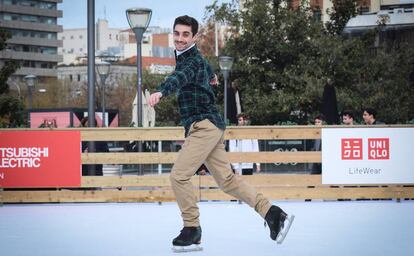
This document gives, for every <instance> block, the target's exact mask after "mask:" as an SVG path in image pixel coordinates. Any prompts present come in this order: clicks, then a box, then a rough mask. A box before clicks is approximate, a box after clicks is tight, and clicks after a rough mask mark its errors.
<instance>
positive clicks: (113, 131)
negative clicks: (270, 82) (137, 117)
mask: <svg viewBox="0 0 414 256" xmlns="http://www.w3.org/2000/svg"><path fill="white" fill-rule="evenodd" d="M322 127H323V126H322ZM337 127H338V128H343V126H337ZM354 127H355V128H357V127H367V126H354ZM375 127H388V128H392V127H410V128H412V127H414V125H383V126H375ZM329 128H335V126H329ZM10 130H11V131H33V130H49V129H0V131H10ZM54 130H72V131H73V130H78V131H80V133H81V141H180V140H184V136H183V135H184V131H183V129H182V128H179V127H159V128H67V129H54ZM225 138H226V139H227V140H228V139H258V140H292V139H302V140H314V139H321V127H316V126H249V127H228V129H227V130H226V133H225ZM62 146H64V145H62ZM227 154H228V157H229V159H230V161H231V162H260V163H274V162H280V163H289V162H298V163H320V162H321V159H322V157H321V156H322V154H321V151H297V152H292V151H289V152H257V153H233V152H231V153H230V152H229V153H227ZM177 156H178V153H176V152H142V153H138V152H115V153H114V152H109V153H82V155H81V162H82V163H83V164H168V163H174V161H175V159H176V158H177ZM57 171H59V170H57ZM413 171H414V170H413ZM242 178H243V179H245V180H246V182H247V183H249V184H251V185H253V186H255V187H256V189H257V190H258V191H260V192H261V193H263V194H264V195H265V196H266V197H268V198H270V199H272V200H306V199H319V200H337V199H351V200H353V199H405V198H414V184H378V185H375V184H370V185H369V186H361V185H358V184H355V185H350V184H347V185H334V186H333V185H324V184H322V178H321V175H310V174H254V175H252V176H242ZM192 182H193V184H194V190H195V193H196V195H197V197H198V200H200V201H204V200H234V198H232V197H231V196H229V195H227V194H225V193H223V192H222V191H221V190H220V189H219V188H218V187H217V185H216V183H215V181H214V180H213V178H212V177H211V176H194V177H193V178H192ZM174 200H175V197H174V195H173V192H172V190H171V187H170V182H169V176H168V174H162V175H144V176H138V175H123V176H84V177H82V178H81V186H80V187H78V188H46V189H45V188H38V189H37V188H30V189H27V188H18V187H16V188H7V189H1V188H0V203H58V202H168V201H174Z"/></svg>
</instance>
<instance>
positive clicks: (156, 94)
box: [148, 92, 162, 107]
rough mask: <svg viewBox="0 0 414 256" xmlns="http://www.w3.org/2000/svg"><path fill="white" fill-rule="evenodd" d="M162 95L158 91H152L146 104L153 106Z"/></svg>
mask: <svg viewBox="0 0 414 256" xmlns="http://www.w3.org/2000/svg"><path fill="white" fill-rule="evenodd" d="M161 97H162V93H160V92H154V93H153V94H151V95H150V98H149V101H148V104H149V105H150V106H151V107H153V106H155V105H156V104H157V103H158V102H160V100H161Z"/></svg>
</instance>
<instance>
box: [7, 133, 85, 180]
mask: <svg viewBox="0 0 414 256" xmlns="http://www.w3.org/2000/svg"><path fill="white" fill-rule="evenodd" d="M80 180H81V143H80V132H79V131H0V187H3V188H10V187H79V186H80Z"/></svg>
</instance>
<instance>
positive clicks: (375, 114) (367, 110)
mask: <svg viewBox="0 0 414 256" xmlns="http://www.w3.org/2000/svg"><path fill="white" fill-rule="evenodd" d="M364 111H366V112H367V113H368V114H369V115H372V116H373V117H374V118H375V117H376V116H377V111H375V109H373V108H364Z"/></svg>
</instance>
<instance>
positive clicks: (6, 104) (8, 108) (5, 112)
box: [0, 28, 24, 127]
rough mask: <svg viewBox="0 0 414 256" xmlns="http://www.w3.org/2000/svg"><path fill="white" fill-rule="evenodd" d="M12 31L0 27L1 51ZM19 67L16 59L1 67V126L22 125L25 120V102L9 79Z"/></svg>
mask: <svg viewBox="0 0 414 256" xmlns="http://www.w3.org/2000/svg"><path fill="white" fill-rule="evenodd" d="M10 37H11V34H10V32H8V31H6V30H4V29H1V28H0V51H1V50H3V49H5V48H6V45H7V43H6V41H7V40H8V39H9V38H10ZM18 68H19V64H18V63H17V62H16V61H7V62H6V63H5V65H4V66H3V67H2V68H1V69H0V127H17V126H21V125H22V124H23V122H24V120H23V115H24V114H23V109H24V107H23V104H22V102H21V100H20V99H19V98H18V97H16V96H14V95H12V94H11V93H10V91H9V85H8V83H7V80H8V79H9V77H10V75H11V74H13V73H14V72H15V71H16V70H17V69H18Z"/></svg>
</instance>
